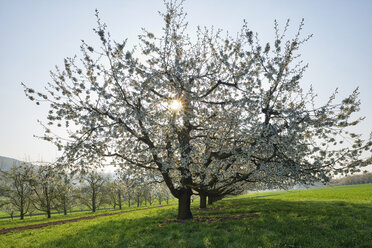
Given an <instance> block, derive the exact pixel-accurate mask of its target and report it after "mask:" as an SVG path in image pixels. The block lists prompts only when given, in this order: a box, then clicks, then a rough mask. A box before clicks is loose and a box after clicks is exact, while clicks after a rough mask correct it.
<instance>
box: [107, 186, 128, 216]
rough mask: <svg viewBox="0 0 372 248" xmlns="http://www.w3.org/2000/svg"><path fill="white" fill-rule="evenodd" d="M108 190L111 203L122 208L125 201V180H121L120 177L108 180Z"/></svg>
mask: <svg viewBox="0 0 372 248" xmlns="http://www.w3.org/2000/svg"><path fill="white" fill-rule="evenodd" d="M107 187H108V192H109V197H110V203H111V205H112V206H113V207H114V208H116V206H118V207H119V209H122V207H123V201H124V185H123V182H121V181H120V180H118V179H115V180H113V181H111V180H110V181H109V182H108V185H107Z"/></svg>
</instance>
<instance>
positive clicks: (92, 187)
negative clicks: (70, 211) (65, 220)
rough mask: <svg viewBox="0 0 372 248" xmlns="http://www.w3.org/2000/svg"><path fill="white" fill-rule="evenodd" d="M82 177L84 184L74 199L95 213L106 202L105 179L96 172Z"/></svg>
mask: <svg viewBox="0 0 372 248" xmlns="http://www.w3.org/2000/svg"><path fill="white" fill-rule="evenodd" d="M83 177H84V182H85V184H84V185H82V186H81V187H80V190H79V191H80V192H79V193H78V194H77V195H76V197H77V198H78V199H79V200H80V203H81V204H83V205H85V206H87V207H88V208H89V209H90V210H92V212H93V213H94V212H96V210H97V208H99V207H100V206H101V205H102V204H104V203H105V202H107V196H106V188H105V187H106V183H107V180H106V179H105V177H104V176H103V175H102V174H100V173H98V172H96V171H90V172H88V173H87V174H86V175H84V176H83Z"/></svg>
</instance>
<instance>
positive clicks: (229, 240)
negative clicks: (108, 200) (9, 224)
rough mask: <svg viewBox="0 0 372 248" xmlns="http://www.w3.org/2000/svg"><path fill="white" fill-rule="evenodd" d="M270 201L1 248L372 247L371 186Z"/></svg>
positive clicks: (161, 215)
mask: <svg viewBox="0 0 372 248" xmlns="http://www.w3.org/2000/svg"><path fill="white" fill-rule="evenodd" d="M274 193H275V194H276V195H274ZM260 195H266V197H259V198H253V196H260ZM267 195H270V194H269V192H264V193H259V194H257V193H255V194H249V195H244V196H239V197H236V198H229V199H225V200H222V201H219V202H217V203H216V204H215V205H214V206H213V208H212V209H210V210H208V211H200V210H198V209H197V203H194V204H193V213H194V220H193V221H186V222H184V223H179V222H177V221H176V220H175V219H174V218H175V216H176V207H175V206H169V207H164V208H158V209H147V210H141V211H137V212H131V213H125V214H120V215H113V216H107V217H101V218H96V219H92V220H84V221H81V222H75V223H68V224H63V225H57V226H49V227H45V228H41V229H34V230H25V231H18V232H11V233H8V234H5V235H1V236H0V247H177V248H181V247H366V248H367V247H372V184H368V185H357V186H340V187H329V188H319V189H309V190H293V191H280V192H271V195H273V196H267Z"/></svg>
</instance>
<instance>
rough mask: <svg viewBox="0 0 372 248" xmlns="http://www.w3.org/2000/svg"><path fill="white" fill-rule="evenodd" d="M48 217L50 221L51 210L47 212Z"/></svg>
mask: <svg viewBox="0 0 372 248" xmlns="http://www.w3.org/2000/svg"><path fill="white" fill-rule="evenodd" d="M47 216H48V219H50V217H52V215H51V211H50V209H48V210H47Z"/></svg>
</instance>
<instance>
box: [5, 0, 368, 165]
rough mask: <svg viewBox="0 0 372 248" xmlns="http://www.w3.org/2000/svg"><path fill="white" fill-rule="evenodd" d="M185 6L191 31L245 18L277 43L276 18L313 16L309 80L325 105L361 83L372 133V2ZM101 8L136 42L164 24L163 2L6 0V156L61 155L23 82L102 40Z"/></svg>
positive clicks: (40, 80) (216, 1) (113, 28)
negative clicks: (98, 20) (160, 13)
mask: <svg viewBox="0 0 372 248" xmlns="http://www.w3.org/2000/svg"><path fill="white" fill-rule="evenodd" d="M184 7H185V10H186V12H188V21H189V25H190V29H191V31H192V29H193V28H195V27H196V26H197V25H200V26H211V25H214V26H215V27H217V28H223V29H224V30H226V31H227V30H228V31H229V33H230V34H234V33H236V32H237V31H238V30H239V29H240V27H241V25H242V23H243V19H245V20H246V21H247V22H248V26H249V27H250V29H251V30H253V31H255V32H258V34H259V37H260V39H261V41H262V42H263V43H266V42H267V41H270V42H272V41H273V34H274V31H273V22H274V19H277V20H278V22H279V24H281V25H282V26H283V25H284V24H285V22H286V19H288V18H289V19H291V24H292V25H291V30H295V29H296V28H297V25H298V24H299V22H300V21H301V18H305V28H304V34H310V33H312V34H314V37H313V38H312V39H311V40H310V41H309V42H308V43H306V44H305V45H304V46H303V48H302V50H301V51H302V54H303V59H304V61H305V62H307V63H309V69H308V70H307V72H306V73H305V77H304V79H303V80H302V83H303V84H302V85H303V86H304V88H306V89H307V88H308V87H309V85H310V84H312V85H313V87H314V89H315V92H317V93H318V95H319V102H322V103H324V102H325V101H326V98H327V97H328V96H329V95H330V94H331V92H333V90H334V89H335V88H336V87H338V88H339V92H340V96H342V97H345V96H347V95H348V94H350V93H351V92H352V90H353V89H355V88H356V87H357V86H359V87H360V91H361V94H360V99H361V102H362V105H361V112H360V113H361V115H362V116H365V117H366V120H365V121H364V122H363V123H362V125H360V128H359V130H358V131H359V132H361V133H363V134H364V135H365V136H367V135H368V134H369V133H370V132H371V131H372V81H371V72H372V32H371V31H372V14H371V13H372V1H368V0H365V1H362V0H358V1H351V0H350V1H346V0H344V1H342V0H334V1H330V0H328V1H327V0H311V1H310V0H308V1H305V0H303V1H297V0H272V1H268V0H267V1H265V0H262V1H249V0H230V1H228V0H187V1H186V2H185V6H184ZM95 9H98V10H99V11H100V15H101V19H102V20H103V21H104V22H106V23H107V25H108V30H109V31H110V33H111V35H112V37H113V38H114V39H115V40H117V41H121V40H123V39H125V38H128V39H129V44H130V45H133V44H136V43H137V35H138V34H140V32H141V28H142V27H144V28H146V29H148V30H150V31H153V32H154V33H158V32H159V31H160V29H161V27H162V25H163V24H162V21H161V17H159V16H158V14H157V11H158V10H162V9H163V1H162V0H120V1H119V0H117V1H115V0H105V1H103V0H102V1H94V0H79V1H76V0H64V1H50V0H44V1H42V0H33V1H27V0H18V1H12V0H0V156H6V157H11V158H15V159H20V160H25V159H26V160H29V161H40V160H44V161H52V160H54V159H55V158H56V156H57V152H56V149H55V148H54V146H53V145H52V144H50V143H48V142H46V141H42V140H39V139H37V138H34V137H33V135H42V134H43V129H42V128H41V126H40V125H39V124H38V123H37V120H38V119H39V120H42V121H43V120H45V119H46V115H47V110H48V107H47V105H44V106H36V105H35V104H34V103H32V102H30V101H29V100H27V99H26V97H25V95H24V93H23V88H22V87H21V82H24V83H25V84H26V85H28V86H29V87H32V88H34V89H36V90H41V89H42V88H43V87H44V86H45V85H46V83H47V82H50V81H51V80H50V77H49V71H50V70H53V68H54V66H55V65H62V64H63V58H65V57H71V56H74V55H75V54H77V55H79V47H80V44H81V43H80V41H81V40H85V41H86V42H87V43H88V44H93V45H94V44H97V41H98V39H97V37H96V36H95V34H94V33H93V31H92V28H94V27H95V25H96V20H95V16H94V10H95Z"/></svg>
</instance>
